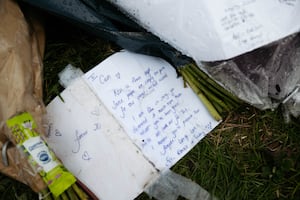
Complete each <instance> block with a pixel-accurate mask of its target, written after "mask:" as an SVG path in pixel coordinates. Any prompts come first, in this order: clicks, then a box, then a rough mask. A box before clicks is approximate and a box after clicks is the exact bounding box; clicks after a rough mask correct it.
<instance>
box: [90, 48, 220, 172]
mask: <svg viewBox="0 0 300 200" xmlns="http://www.w3.org/2000/svg"><path fill="white" fill-rule="evenodd" d="M84 77H85V79H86V81H87V83H88V85H90V86H91V88H92V90H93V91H94V92H95V94H96V95H97V96H98V98H99V99H101V101H102V102H103V104H104V105H105V106H106V107H107V109H108V110H109V111H110V112H111V113H112V114H113V115H114V116H115V117H116V119H117V120H118V122H119V123H120V124H121V125H122V127H123V128H124V129H125V131H126V133H127V134H128V135H129V137H130V138H131V139H132V141H133V142H134V143H135V144H136V145H137V146H138V147H139V148H140V149H141V151H142V152H143V154H144V155H145V156H146V157H147V158H148V159H149V160H150V161H151V162H152V163H153V164H154V165H155V167H156V168H158V169H160V170H162V169H166V168H170V167H171V166H173V165H174V164H175V163H176V162H177V161H178V160H179V159H180V158H182V157H183V156H184V155H185V154H186V153H188V152H189V151H190V150H191V148H192V147H194V146H195V145H196V144H197V143H198V142H199V141H200V140H201V139H202V138H203V137H204V136H205V135H206V134H207V133H208V132H210V131H211V130H212V129H213V128H214V127H215V126H216V125H217V124H218V122H217V121H215V120H214V119H213V118H212V117H211V115H210V114H209V113H208V111H207V109H206V108H205V107H204V106H203V104H202V103H201V101H200V100H199V99H198V97H197V96H196V95H195V94H194V93H193V91H192V90H191V89H190V88H184V87H183V86H184V84H183V81H182V79H181V78H177V74H176V71H175V69H174V68H173V67H172V66H171V65H170V64H169V63H167V62H166V61H164V60H163V59H160V58H156V57H151V56H146V55H141V54H135V53H130V52H120V53H116V54H114V55H112V56H110V57H109V58H108V59H106V60H105V61H103V62H102V63H100V64H99V65H97V66H96V67H95V68H93V69H92V70H90V71H89V72H87V73H86V74H85V76H84Z"/></svg>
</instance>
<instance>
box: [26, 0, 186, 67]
mask: <svg viewBox="0 0 300 200" xmlns="http://www.w3.org/2000/svg"><path fill="white" fill-rule="evenodd" d="M23 1H24V2H27V3H29V4H31V5H34V6H36V7H39V8H41V9H42V10H46V11H47V12H49V13H52V14H54V15H56V16H59V17H61V18H62V19H64V20H67V21H69V22H71V23H73V24H75V25H77V26H78V27H81V28H83V29H85V30H87V31H89V32H90V33H92V34H95V35H97V36H99V37H101V38H103V39H106V40H109V41H111V42H114V43H116V44H117V45H119V46H120V47H122V48H124V49H127V50H129V51H133V52H137V53H142V54H147V55H152V56H157V57H162V58H164V59H166V60H167V61H168V62H170V63H171V64H172V65H173V66H182V65H184V64H186V63H189V62H191V59H190V58H188V57H186V56H184V55H182V54H181V53H180V52H179V51H177V50H176V49H175V48H173V47H171V46H170V45H169V44H167V43H165V42H162V41H161V40H160V39H159V38H158V37H156V36H154V35H153V34H151V33H149V32H147V31H146V30H144V29H143V28H141V27H140V26H139V25H138V24H137V23H135V22H134V21H133V20H131V19H130V18H128V17H127V16H126V15H124V14H123V13H121V12H120V11H119V10H118V9H117V8H115V7H114V6H113V5H111V4H110V3H109V2H107V1H103V0H55V1H48V0H23Z"/></svg>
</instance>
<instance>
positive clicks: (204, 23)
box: [110, 0, 300, 61]
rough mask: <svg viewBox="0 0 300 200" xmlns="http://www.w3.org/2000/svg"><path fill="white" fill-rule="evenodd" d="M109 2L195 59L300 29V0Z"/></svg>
mask: <svg viewBox="0 0 300 200" xmlns="http://www.w3.org/2000/svg"><path fill="white" fill-rule="evenodd" d="M110 1H111V2H113V3H114V4H115V5H117V6H118V7H120V8H121V10H123V11H125V12H126V14H128V15H130V16H131V17H132V18H134V19H135V20H136V21H137V22H139V23H140V24H141V25H142V26H144V27H145V28H147V30H149V31H151V32H153V33H154V34H155V35H157V36H159V37H160V38H161V39H162V40H163V41H166V42H168V43H169V44H170V45H172V46H174V47H175V48H177V49H178V50H180V51H181V52H183V53H184V54H186V55H188V56H191V57H193V58H194V60H195V61H215V60H224V59H229V58H232V57H234V56H238V55H241V54H243V53H246V52H249V51H251V50H253V49H256V48H258V47H261V46H263V45H266V44H269V43H271V42H273V41H276V40H278V39H281V38H283V37H285V36H288V35H290V34H293V33H296V32H299V30H300V21H299V18H300V12H299V10H300V1H299V0H264V1H258V0H239V1H237V0H222V1H219V0H202V1H198V0H177V1H171V0H145V1H140V0H131V1H127V0H110ZM153 13H159V14H157V15H156V14H153Z"/></svg>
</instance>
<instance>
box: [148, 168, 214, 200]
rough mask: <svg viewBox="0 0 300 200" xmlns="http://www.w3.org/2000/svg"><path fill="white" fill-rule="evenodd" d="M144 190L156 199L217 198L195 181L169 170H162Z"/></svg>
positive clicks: (199, 199)
mask: <svg viewBox="0 0 300 200" xmlns="http://www.w3.org/2000/svg"><path fill="white" fill-rule="evenodd" d="M145 192H146V193H147V194H148V195H149V196H150V197H154V198H155V199H158V200H177V199H178V197H179V196H181V197H184V198H186V199H189V200H217V198H215V197H214V196H212V195H210V193H209V192H207V191H206V190H205V189H203V188H202V187H201V186H199V185H198V184H197V183H195V182H193V181H191V180H190V179H187V178H185V177H183V176H181V175H179V174H176V173H174V172H172V171H171V170H166V171H164V172H162V173H161V175H160V176H159V177H158V178H157V179H156V180H155V181H154V183H152V184H151V185H149V186H148V187H147V188H146V189H145Z"/></svg>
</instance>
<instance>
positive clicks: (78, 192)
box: [41, 183, 90, 200]
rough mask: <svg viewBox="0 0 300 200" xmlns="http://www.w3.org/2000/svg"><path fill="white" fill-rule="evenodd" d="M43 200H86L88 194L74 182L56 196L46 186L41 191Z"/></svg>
mask: <svg viewBox="0 0 300 200" xmlns="http://www.w3.org/2000/svg"><path fill="white" fill-rule="evenodd" d="M41 194H42V196H43V199H44V200H87V199H90V198H89V196H88V195H87V194H86V193H85V192H84V191H83V190H82V189H81V188H80V186H78V185H77V183H74V184H73V185H72V186H71V187H69V188H68V189H67V190H66V191H65V192H63V193H62V194H61V195H59V196H58V197H53V196H52V194H51V192H50V191H49V190H48V189H47V188H46V189H44V190H43V191H41Z"/></svg>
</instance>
